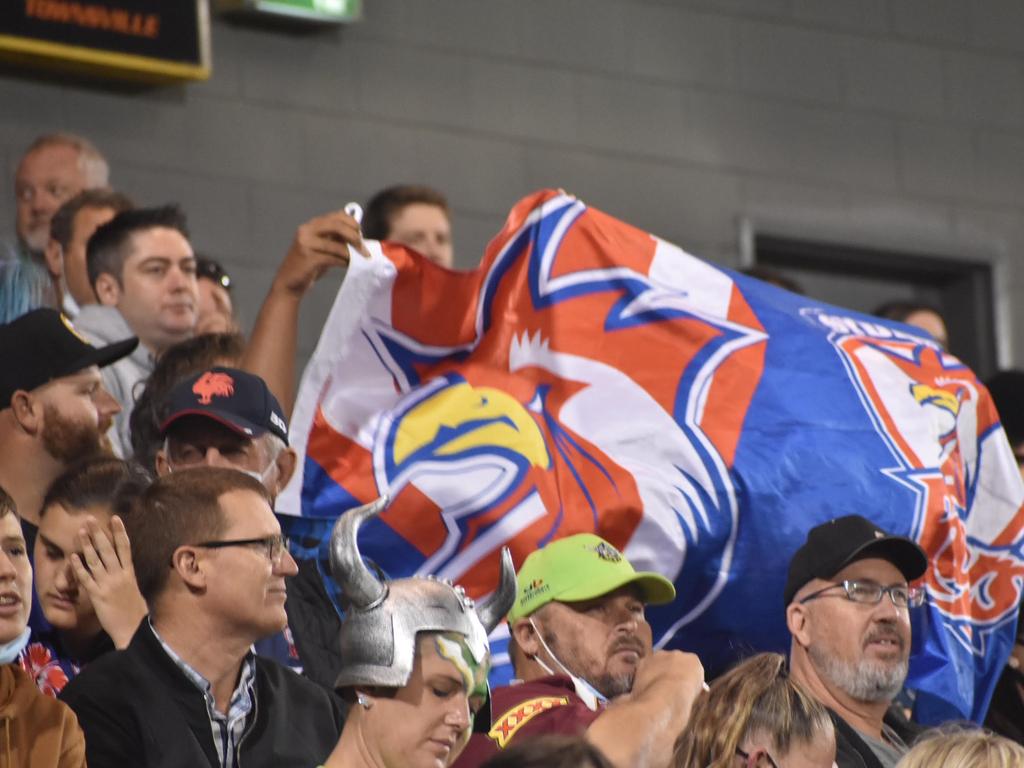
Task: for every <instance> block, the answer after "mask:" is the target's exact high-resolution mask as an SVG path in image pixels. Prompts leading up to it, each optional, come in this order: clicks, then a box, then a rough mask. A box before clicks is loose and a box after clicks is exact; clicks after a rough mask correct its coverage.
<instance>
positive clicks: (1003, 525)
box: [279, 191, 1024, 722]
mask: <svg viewBox="0 0 1024 768" xmlns="http://www.w3.org/2000/svg"><path fill="white" fill-rule="evenodd" d="M369 246H370V248H371V251H372V258H370V259H362V258H354V259H353V262H352V264H351V266H350V268H349V272H348V275H347V276H346V279H345V282H344V284H343V286H342V288H341V291H340V292H339V294H338V297H337V299H336V302H335V305H334V307H333V309H332V311H331V314H330V316H329V318H328V320H327V323H326V326H325V328H324V331H323V335H322V337H321V339H320V342H319V345H318V347H317V350H316V352H315V353H314V356H313V358H312V360H311V362H310V364H309V366H308V368H307V370H306V373H305V375H304V377H303V383H302V386H301V389H300V395H299V399H298V405H297V407H296V412H295V415H294V418H293V424H292V429H293V442H294V443H295V444H296V447H297V448H299V449H300V451H304V453H305V460H304V463H303V466H302V476H301V478H299V480H298V481H296V482H295V483H293V484H292V487H290V488H289V489H288V490H287V491H286V493H285V495H284V497H283V498H282V499H281V500H279V501H280V502H281V503H282V505H283V507H282V508H283V509H284V511H285V512H290V513H291V514H294V515H301V516H304V517H306V518H307V519H309V520H310V521H312V519H325V518H326V519H333V518H336V517H337V516H338V515H340V514H342V513H344V512H345V510H347V509H350V508H351V507H353V506H355V505H357V504H361V503H364V502H367V501H370V500H372V499H375V498H377V497H378V496H379V495H381V494H383V493H388V494H389V495H390V496H391V497H392V499H393V503H392V504H391V506H390V508H389V509H388V510H387V511H386V512H385V513H384V514H383V515H382V516H381V517H380V518H379V519H377V520H375V521H373V522H372V523H371V524H369V525H365V526H364V530H363V531H362V532H361V539H360V547H361V549H362V551H363V553H364V554H365V555H366V556H367V557H369V558H371V559H372V560H373V561H374V562H376V563H377V564H378V565H379V566H380V567H381V568H382V569H383V570H384V571H385V572H386V573H387V574H388V575H390V576H391V577H395V578H397V577H401V576H407V575H411V574H414V573H419V574H427V573H429V574H436V575H439V576H442V577H448V578H451V579H454V580H456V581H458V582H459V583H462V584H464V585H465V586H466V587H467V589H468V590H469V591H470V593H471V594H477V595H481V594H484V593H487V592H489V591H490V590H491V589H493V588H494V587H495V586H496V578H497V573H498V553H499V551H500V549H501V547H502V546H506V545H507V546H509V547H511V549H512V553H513V557H514V559H515V562H516V564H517V566H518V565H519V564H521V563H522V561H523V559H524V558H525V557H526V556H527V555H528V554H529V553H530V552H532V551H533V550H534V549H536V548H537V547H540V546H543V545H544V544H545V543H547V542H548V541H551V540H552V539H555V538H559V537H562V536H567V535H571V534H574V533H578V532H581V531H592V532H596V533H597V534H599V535H601V536H603V537H604V538H606V539H608V540H609V541H611V542H612V543H613V544H615V545H616V546H618V547H619V548H621V549H622V550H623V551H624V552H625V553H626V554H627V556H628V557H629V559H630V560H631V561H632V562H633V564H634V565H635V566H636V567H638V568H642V569H649V570H656V571H659V572H661V573H663V574H665V575H666V576H667V577H669V578H670V579H672V580H673V581H674V582H675V584H676V588H677V591H678V593H679V597H678V598H677V600H676V601H675V602H674V603H673V604H672V605H670V606H665V607H660V608H654V609H651V610H650V611H649V614H648V615H649V618H650V620H651V623H652V626H653V628H654V632H655V639H656V643H657V644H658V645H659V646H661V647H668V648H683V649H686V650H690V651H694V652H696V653H698V654H699V655H700V656H701V658H702V660H703V661H704V664H705V667H707V668H709V669H711V670H721V669H722V668H724V666H725V665H726V664H728V663H729V662H730V661H731V660H733V659H735V658H736V657H739V656H742V655H746V654H748V653H750V652H752V651H754V650H762V649H775V650H783V651H784V650H786V649H787V648H788V644H789V639H788V635H787V633H786V629H785V621H784V606H783V604H782V592H783V584H784V581H785V574H786V568H787V565H788V561H789V558H790V556H791V555H792V553H793V552H794V551H795V550H796V548H797V547H798V546H799V545H800V544H801V543H802V541H803V539H804V537H805V535H806V532H807V531H808V530H809V529H810V528H811V527H813V526H815V525H817V524H818V523H821V522H824V521H825V520H828V519H831V518H834V517H838V516H841V515H845V514H852V513H856V514H861V515H864V516H866V517H868V518H870V519H872V520H873V521H875V522H876V523H877V524H878V525H880V526H882V527H884V528H886V529H888V530H890V531H892V532H894V533H899V534H904V535H908V536H910V537H912V538H914V539H915V540H917V541H918V542H919V543H920V544H921V545H922V546H923V547H924V548H925V550H926V551H927V553H928V555H929V557H930V561H931V566H930V568H929V570H928V573H927V574H926V576H925V577H924V580H923V583H924V585H925V586H926V587H927V594H928V600H927V604H926V606H925V607H923V608H921V609H917V611H915V613H916V615H915V616H914V619H913V628H914V653H913V656H912V662H911V676H910V679H909V680H908V685H909V686H910V687H912V688H915V689H917V690H918V691H919V694H918V715H919V717H920V719H922V720H923V721H925V722H935V721H939V720H944V719H948V718H950V717H972V718H974V719H979V718H981V717H982V716H983V714H984V709H985V707H986V706H987V702H988V699H989V697H990V695H991V690H992V688H993V686H994V684H995V680H996V678H997V677H998V674H999V672H1000V671H1001V669H1002V666H1003V664H1004V662H1005V660H1006V657H1007V655H1008V653H1009V648H1010V646H1011V645H1012V638H1013V632H1014V627H1015V621H1016V609H1017V605H1018V602H1019V599H1020V595H1021V588H1022V581H1024V530H1022V529H1024V514H1022V503H1024V484H1022V482H1021V478H1020V475H1019V473H1018V470H1017V464H1016V461H1015V459H1014V457H1013V454H1012V452H1011V450H1010V447H1009V445H1008V443H1007V440H1006V437H1005V435H1004V434H1003V431H1002V429H1001V427H1000V425H999V420H998V416H997V414H996V412H995V409H994V407H993V405H992V401H991V399H990V397H989V395H988V393H987V392H986V390H985V389H984V387H983V386H982V385H981V384H980V383H979V382H978V380H977V378H976V377H975V375H974V374H973V373H972V372H971V371H970V370H968V369H967V368H966V367H965V366H964V365H963V364H962V363H961V362H960V361H959V360H957V359H956V358H954V357H952V356H951V355H948V354H946V353H945V352H943V351H942V349H941V348H940V347H939V346H938V345H937V344H935V343H934V342H933V341H932V340H931V339H930V338H928V337H927V336H926V334H924V333H923V332H921V331H918V330H916V329H913V328H910V327H908V326H904V325H900V324H895V323H889V322H885V321H881V320H878V319H876V318H872V317H868V316H865V315H861V314H859V313H856V312H853V311H848V310H844V309H839V308H837V307H834V306H830V305H827V304H823V303H820V302H816V301H814V300H812V299H808V298H805V297H802V296H796V295H794V294H791V293H788V292H786V291H782V290H780V289H777V288H774V287H772V286H768V285H766V284H764V283H761V282H759V281H757V280H754V279H751V278H748V277H745V276H743V275H739V274H736V273H734V272H732V271H730V270H727V269H723V268H720V267H716V266H713V265H711V264H708V263H706V262H703V261H701V260H699V259H697V258H695V257H693V256H691V255H689V254H687V253H686V252H684V251H683V250H681V249H680V248H678V247H676V246H674V245H672V244H670V243H667V242H665V241H663V240H660V239H658V238H656V237H654V236H652V235H650V234H648V233H646V232H643V231H641V230H639V229H636V228H634V227H632V226H630V225H628V224H625V223H623V222H621V221H617V220H616V219H614V218H612V217H610V216H608V215H606V214H604V213H602V212H600V211H597V210H595V209H593V208H590V207H588V206H586V205H585V204H583V203H582V202H580V201H579V200H577V199H575V198H573V197H570V196H567V195H565V194H562V193H558V192H553V191H545V192H540V193H537V194H535V195H533V196H531V197H528V198H526V199H524V200H522V201H520V202H519V203H518V204H517V205H516V206H515V208H513V210H512V211H511V213H510V214H509V217H508V220H507V221H506V223H505V226H504V228H503V229H502V231H501V232H500V233H499V234H498V236H497V237H496V238H495V239H494V240H493V241H492V242H491V244H490V245H489V246H488V248H487V252H486V255H485V257H484V259H483V262H482V263H481V265H480V266H479V267H478V268H477V269H476V270H475V271H472V272H452V271H448V270H445V269H443V268H441V267H437V266H436V265H434V264H432V263H430V262H428V261H427V260H426V259H424V258H421V257H420V256H419V255H418V254H415V253H413V252H411V251H409V250H406V249H404V248H402V247H399V246H395V245H392V244H390V243H387V244H384V245H383V246H380V245H378V244H376V243H369Z"/></svg>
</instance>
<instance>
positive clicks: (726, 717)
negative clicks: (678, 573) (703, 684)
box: [674, 653, 832, 768]
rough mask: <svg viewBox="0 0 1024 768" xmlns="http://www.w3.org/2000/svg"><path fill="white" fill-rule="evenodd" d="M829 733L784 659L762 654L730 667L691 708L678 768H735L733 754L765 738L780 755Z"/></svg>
mask: <svg viewBox="0 0 1024 768" xmlns="http://www.w3.org/2000/svg"><path fill="white" fill-rule="evenodd" d="M830 733H832V720H831V719H830V718H829V716H828V712H827V711H826V710H825V708H824V707H823V706H822V705H821V704H820V703H819V702H818V701H817V700H815V699H813V698H812V697H811V696H810V695H808V694H807V693H806V692H804V690H803V689H802V688H801V687H800V686H799V685H798V684H797V683H796V682H794V681H793V679H792V678H791V677H790V676H789V671H788V669H787V666H786V657H785V656H782V655H781V654H778V653H761V654H758V655H757V656H752V657H751V658H749V659H747V660H746V661H744V662H742V663H741V664H738V665H737V666H735V667H733V668H732V669H731V670H729V672H727V673H726V674H724V675H722V677H720V678H718V679H717V680H715V681H714V682H713V683H712V684H711V690H710V691H708V692H706V693H704V694H702V695H701V696H700V697H699V698H698V699H697V701H696V702H695V703H694V705H693V712H692V713H691V715H690V722H689V723H688V724H687V726H686V729H685V730H684V731H683V732H682V734H680V736H679V738H678V739H677V740H676V746H675V762H674V765H675V766H676V768H690V767H691V766H695V765H699V766H708V768H726V767H727V766H731V765H733V758H734V757H735V755H736V749H737V748H738V747H739V746H740V745H741V744H742V743H743V741H744V740H745V739H746V738H748V737H751V736H754V735H758V734H765V735H767V736H768V737H769V738H770V739H771V745H772V747H773V749H775V750H776V751H777V752H778V754H779V755H784V754H786V753H787V752H789V750H790V748H791V747H792V746H793V745H794V744H795V743H810V742H813V741H815V740H816V739H817V738H820V737H822V736H823V735H825V734H830Z"/></svg>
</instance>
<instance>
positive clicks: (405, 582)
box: [324, 498, 516, 768]
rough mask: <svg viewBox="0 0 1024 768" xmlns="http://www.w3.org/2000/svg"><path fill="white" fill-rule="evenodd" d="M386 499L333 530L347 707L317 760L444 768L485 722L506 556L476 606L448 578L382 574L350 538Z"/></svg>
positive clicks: (366, 766)
mask: <svg viewBox="0 0 1024 768" xmlns="http://www.w3.org/2000/svg"><path fill="white" fill-rule="evenodd" d="M386 505H387V499H386V498H382V499H379V500H378V501H377V502H375V503H373V504H370V505H367V506H366V507H360V508H358V509H354V510H352V511H350V512H347V513H346V514H344V515H342V516H341V518H340V519H339V520H338V522H337V524H336V525H335V528H334V532H333V534H332V537H331V570H332V572H333V574H334V578H335V579H336V580H337V581H338V583H339V585H340V586H341V588H342V590H343V591H344V593H345V595H346V597H347V599H348V602H349V607H348V610H347V611H346V614H345V619H344V621H343V622H342V625H341V654H342V658H343V659H344V666H343V668H342V670H341V672H340V674H339V675H338V679H337V682H336V683H335V689H336V690H337V691H338V692H339V693H340V694H341V695H342V696H343V697H344V698H345V699H346V700H347V701H348V702H350V703H351V704H352V706H351V708H350V710H349V712H348V717H347V719H346V721H345V727H344V729H343V730H342V733H341V738H340V740H339V741H338V745H337V747H336V748H335V750H334V751H333V752H332V753H331V756H330V757H329V758H328V759H327V761H326V762H325V763H324V768H342V766H344V768H445V766H449V765H451V764H452V763H453V762H454V761H455V758H456V757H458V755H459V753H460V752H461V751H462V749H463V748H464V747H465V746H466V744H467V742H468V741H469V737H470V733H471V732H472V726H473V723H474V718H475V717H476V716H477V714H478V713H479V715H480V720H481V721H482V722H483V721H487V722H486V727H489V726H490V722H489V721H490V718H489V716H488V711H487V710H486V709H485V706H486V704H487V699H488V688H487V673H488V671H489V669H490V652H489V649H488V644H487V636H488V635H489V634H490V632H491V630H493V629H494V628H495V626H497V624H498V622H499V621H501V619H502V617H504V615H505V614H506V613H508V610H509V608H511V607H512V602H513V601H514V599H515V594H516V577H515V569H514V568H513V566H512V558H511V555H510V554H509V551H508V549H505V550H503V551H502V560H501V583H500V584H499V586H498V589H497V590H496V591H495V593H494V594H493V595H492V596H491V597H490V598H489V599H488V600H487V601H486V602H484V603H482V604H481V605H479V606H476V605H474V603H473V601H472V600H471V599H469V598H468V597H467V596H466V593H465V592H464V591H463V590H462V588H461V587H458V586H453V585H452V584H450V583H449V582H447V581H441V580H438V579H434V578H429V577H428V578H419V577H414V578H407V579H399V580H396V581H383V582H382V581H380V580H379V579H377V577H376V576H374V574H373V573H372V572H371V571H370V570H369V569H368V568H367V567H366V565H365V564H364V563H363V561H362V558H361V556H360V554H359V548H358V546H357V543H356V537H357V535H358V532H359V526H360V525H361V524H362V523H363V522H364V521H366V520H367V519H369V518H371V517H373V516H374V515H376V514H378V513H379V512H380V511H381V510H382V509H384V507H385V506H386Z"/></svg>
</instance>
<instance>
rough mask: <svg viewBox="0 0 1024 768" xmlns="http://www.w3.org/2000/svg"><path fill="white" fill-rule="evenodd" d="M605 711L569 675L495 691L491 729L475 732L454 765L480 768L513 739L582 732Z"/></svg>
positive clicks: (542, 679) (456, 766)
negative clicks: (587, 701)
mask: <svg viewBox="0 0 1024 768" xmlns="http://www.w3.org/2000/svg"><path fill="white" fill-rule="evenodd" d="M600 714H601V710H600V709H598V710H597V711H596V712H594V711H592V710H590V709H589V708H588V707H587V705H586V704H584V703H583V699H581V698H580V697H579V696H577V695H576V689H575V688H573V684H572V679H571V678H569V677H568V676H567V675H548V676H547V677H541V678H538V679H536V680H531V681H529V682H528V683H516V684H515V685H507V686H504V687H502V688H495V689H494V690H493V691H491V722H492V725H491V729H490V730H489V731H488V732H487V733H474V734H473V737H472V738H471V739H470V740H469V744H468V745H467V746H466V749H465V750H463V752H462V754H461V755H459V759H458V760H456V761H455V762H454V763H453V764H452V768H477V766H479V765H481V764H483V763H484V762H485V761H486V760H487V759H488V758H490V757H491V756H492V755H494V754H496V753H497V752H499V751H500V750H502V749H505V748H506V747H507V746H508V745H509V744H511V743H512V742H513V740H514V741H515V742H516V743H519V742H521V741H522V740H523V739H529V738H532V737H535V736H543V735H544V734H548V733H560V734H565V735H570V736H572V735H578V734H581V733H583V732H584V731H585V730H587V728H589V727H590V724H591V723H592V722H594V720H596V719H597V717H598V715H600Z"/></svg>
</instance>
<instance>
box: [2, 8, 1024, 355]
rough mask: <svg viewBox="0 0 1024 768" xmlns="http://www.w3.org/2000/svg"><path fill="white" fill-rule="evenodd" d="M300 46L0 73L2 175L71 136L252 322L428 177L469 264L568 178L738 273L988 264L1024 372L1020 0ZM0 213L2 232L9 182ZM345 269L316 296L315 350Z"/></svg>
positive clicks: (421, 15)
mask: <svg viewBox="0 0 1024 768" xmlns="http://www.w3.org/2000/svg"><path fill="white" fill-rule="evenodd" d="M365 10H366V18H365V19H364V20H363V21H362V22H361V23H359V24H356V25H354V26H351V27H348V28H344V29H341V30H326V31H320V32H316V33H305V34H296V33H294V32H285V31H269V30H263V29H254V28H251V27H242V26H237V25H232V24H228V23H225V22H223V21H216V22H215V24H214V28H213V48H214V74H213V77H212V79H211V80H210V81H209V82H206V83H200V84H189V85H184V86H169V87H163V88H151V89H145V90H142V91H139V90H137V89H126V88H124V87H114V86H111V85H102V84H101V85H89V84H83V83H81V82H76V81H72V80H70V79H69V78H66V77H62V78H59V79H56V78H52V77H49V78H40V77H39V76H36V75H29V74H27V73H24V72H20V71H18V70H15V69H12V68H10V67H8V68H6V69H2V70H0V105H2V106H0V162H3V164H4V165H3V168H2V170H3V171H4V173H5V174H6V177H7V178H10V177H11V176H12V175H13V169H14V166H15V164H16V162H17V159H18V156H19V155H20V152H21V151H22V149H23V148H24V146H25V145H26V144H27V143H28V142H29V141H30V140H31V139H32V138H33V136H35V135H36V134H38V133H40V132H43V131H49V130H53V129H67V130H73V131H77V132H81V133H83V134H86V135H88V136H90V137H91V138H92V139H93V140H95V141H96V142H97V144H99V145H100V146H101V148H102V149H103V150H104V151H105V152H106V153H107V154H108V155H109V156H110V158H111V160H112V164H113V168H114V181H115V183H116V184H117V185H118V186H119V187H121V188H123V189H124V190H126V191H128V192H129V193H131V194H132V195H134V196H136V197H137V198H138V199H139V200H141V201H142V202H146V203H156V202H162V201H166V200H173V199H176V200H180V201H181V202H183V203H184V204H185V206H186V208H187V211H188V213H189V215H190V218H191V221H192V226H193V231H194V235H195V238H194V239H195V241H196V243H197V245H198V246H200V247H201V248H204V249H207V250H209V251H210V252H212V253H213V254H214V255H218V256H220V257H221V258H222V259H223V260H225V262H226V263H227V264H228V265H229V266H230V268H231V270H232V272H233V273H234V274H235V276H236V279H237V281H238V283H239V293H240V297H241V301H240V303H241V305H242V312H243V316H244V317H245V318H246V319H247V320H248V321H251V320H252V319H253V317H254V316H255V312H256V307H257V306H258V304H259V301H260V299H261V298H262V295H263V292H264V291H265V289H266V286H267V285H268V283H269V280H270V277H271V275H272V274H273V270H274V267H275V265H276V263H277V261H278V260H279V259H280V258H281V256H282V255H283V253H284V251H285V249H286V248H287V245H288V243H289V241H290V239H291V236H292V233H293V231H294V228H295V227H296V225H297V224H299V223H300V222H302V221H303V220H304V219H306V218H309V217H311V216H313V215H315V214H317V213H320V212H323V211H326V210H329V209H332V208H335V207H340V206H341V205H343V204H344V203H345V202H347V201H348V200H351V199H356V200H364V199H365V198H366V197H367V196H368V195H369V194H371V193H372V192H373V191H374V190H376V189H377V188H379V187H381V186H384V185H386V184H390V183H394V182H399V181H423V182H427V183H430V184H433V185H435V186H437V187H439V188H441V189H443V190H444V191H445V192H446V193H447V194H448V195H449V197H450V199H451V201H452V204H453V206H454V224H455V228H456V248H457V254H458V257H457V258H458V262H459V263H460V264H461V265H462V266H471V265H472V264H474V263H475V261H476V260H477V259H478V258H479V255H480V253H481V252H482V249H483V246H484V244H485V243H486V242H487V240H488V239H489V238H490V236H491V235H493V234H494V233H495V232H496V231H497V230H498V228H499V227H500V225H501V222H502V221H503V218H504V215H505V213H506V212H507V210H508V208H509V207H510V206H511V204H512V203H513V202H515V200H516V199H518V198H519V197H520V196H521V195H523V194H524V193H527V192H529V191H532V190H534V189H536V188H538V187H542V186H560V187H564V188H566V189H567V190H569V191H571V192H574V193H576V194H577V195H579V196H580V197H582V198H583V199H584V200H586V201H587V202H589V203H591V204H594V205H596V206H598V207H601V208H603V209H605V210H607V211H608V212H610V213H612V214H614V215H617V216H619V217H620V218H624V219H626V220H628V221H630V222H632V223H634V224H636V225H638V226H641V227H645V228H648V229H650V230H652V231H654V232H656V233H657V234H659V235H661V236H663V237H665V238H667V239H670V240H673V241H675V242H677V243H679V244H680V245H682V246H684V247H685V248H687V249H689V250H691V251H693V252H695V253H698V254H700V255H703V256H706V257H708V258H710V259H712V260H714V261H716V262H719V263H722V264H726V265H730V266H733V265H736V264H738V262H739V259H740V245H739V242H740V237H739V232H740V222H741V220H744V219H745V220H747V221H748V222H752V224H753V226H754V227H755V228H757V229H758V230H761V231H770V232H774V233H782V234H790V235H799V236H806V237H817V238H825V239H830V240H841V241H846V242H852V243H861V244H866V245H878V246H883V247H893V248H903V249H909V250H920V251H923V252H929V253H939V254H946V255H949V256H956V257H958V258H971V259H973V258H978V259H990V260H993V261H994V262H995V263H996V264H997V267H998V269H999V275H1000V281H999V286H998V287H999V290H1000V291H1001V295H1002V297H1003V302H1004V307H1006V308H1008V309H1007V315H1006V318H1005V320H1006V328H1007V333H1006V335H1004V337H1003V338H1002V339H1001V342H1002V343H1003V345H1004V362H1006V363H1009V362H1016V363H1017V364H1024V333H1022V332H1016V333H1013V332H1012V331H1013V327H1014V326H1020V323H1021V320H1022V319H1024V307H1022V308H1017V307H1015V306H1013V299H1014V297H1015V296H1016V295H1017V294H1018V293H1019V291H1020V288H1021V285H1022V283H1024V257H1022V254H1024V227H1022V216H1021V213H1022V211H1021V199H1022V194H1021V193H1022V191H1024V67H1022V65H1024V3H1021V2H1019V0H974V1H973V2H971V1H969V0H959V1H958V0H705V1H704V2H699V1H698V0H692V1H690V2H682V1H680V2H670V1H669V0H665V1H664V2H658V1H657V0H633V1H632V2H627V1H626V0H429V1H427V0H365ZM0 216H3V217H5V218H7V219H10V218H13V200H12V191H11V189H10V185H4V186H3V187H0ZM336 285H337V277H335V278H334V279H333V280H328V281H327V284H326V285H324V286H321V287H320V288H319V289H318V290H317V291H316V292H315V294H314V295H313V296H312V297H311V299H310V302H309V306H308V307H307V310H306V314H305V316H304V332H303V344H302V345H303V351H304V354H305V353H308V351H309V350H310V349H311V348H312V346H313V344H314V343H315V331H316V328H317V324H318V322H319V321H320V319H321V318H322V317H323V315H324V313H325V312H326V307H327V305H328V302H329V299H330V293H331V290H333V288H334V287H335V286H336Z"/></svg>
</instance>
